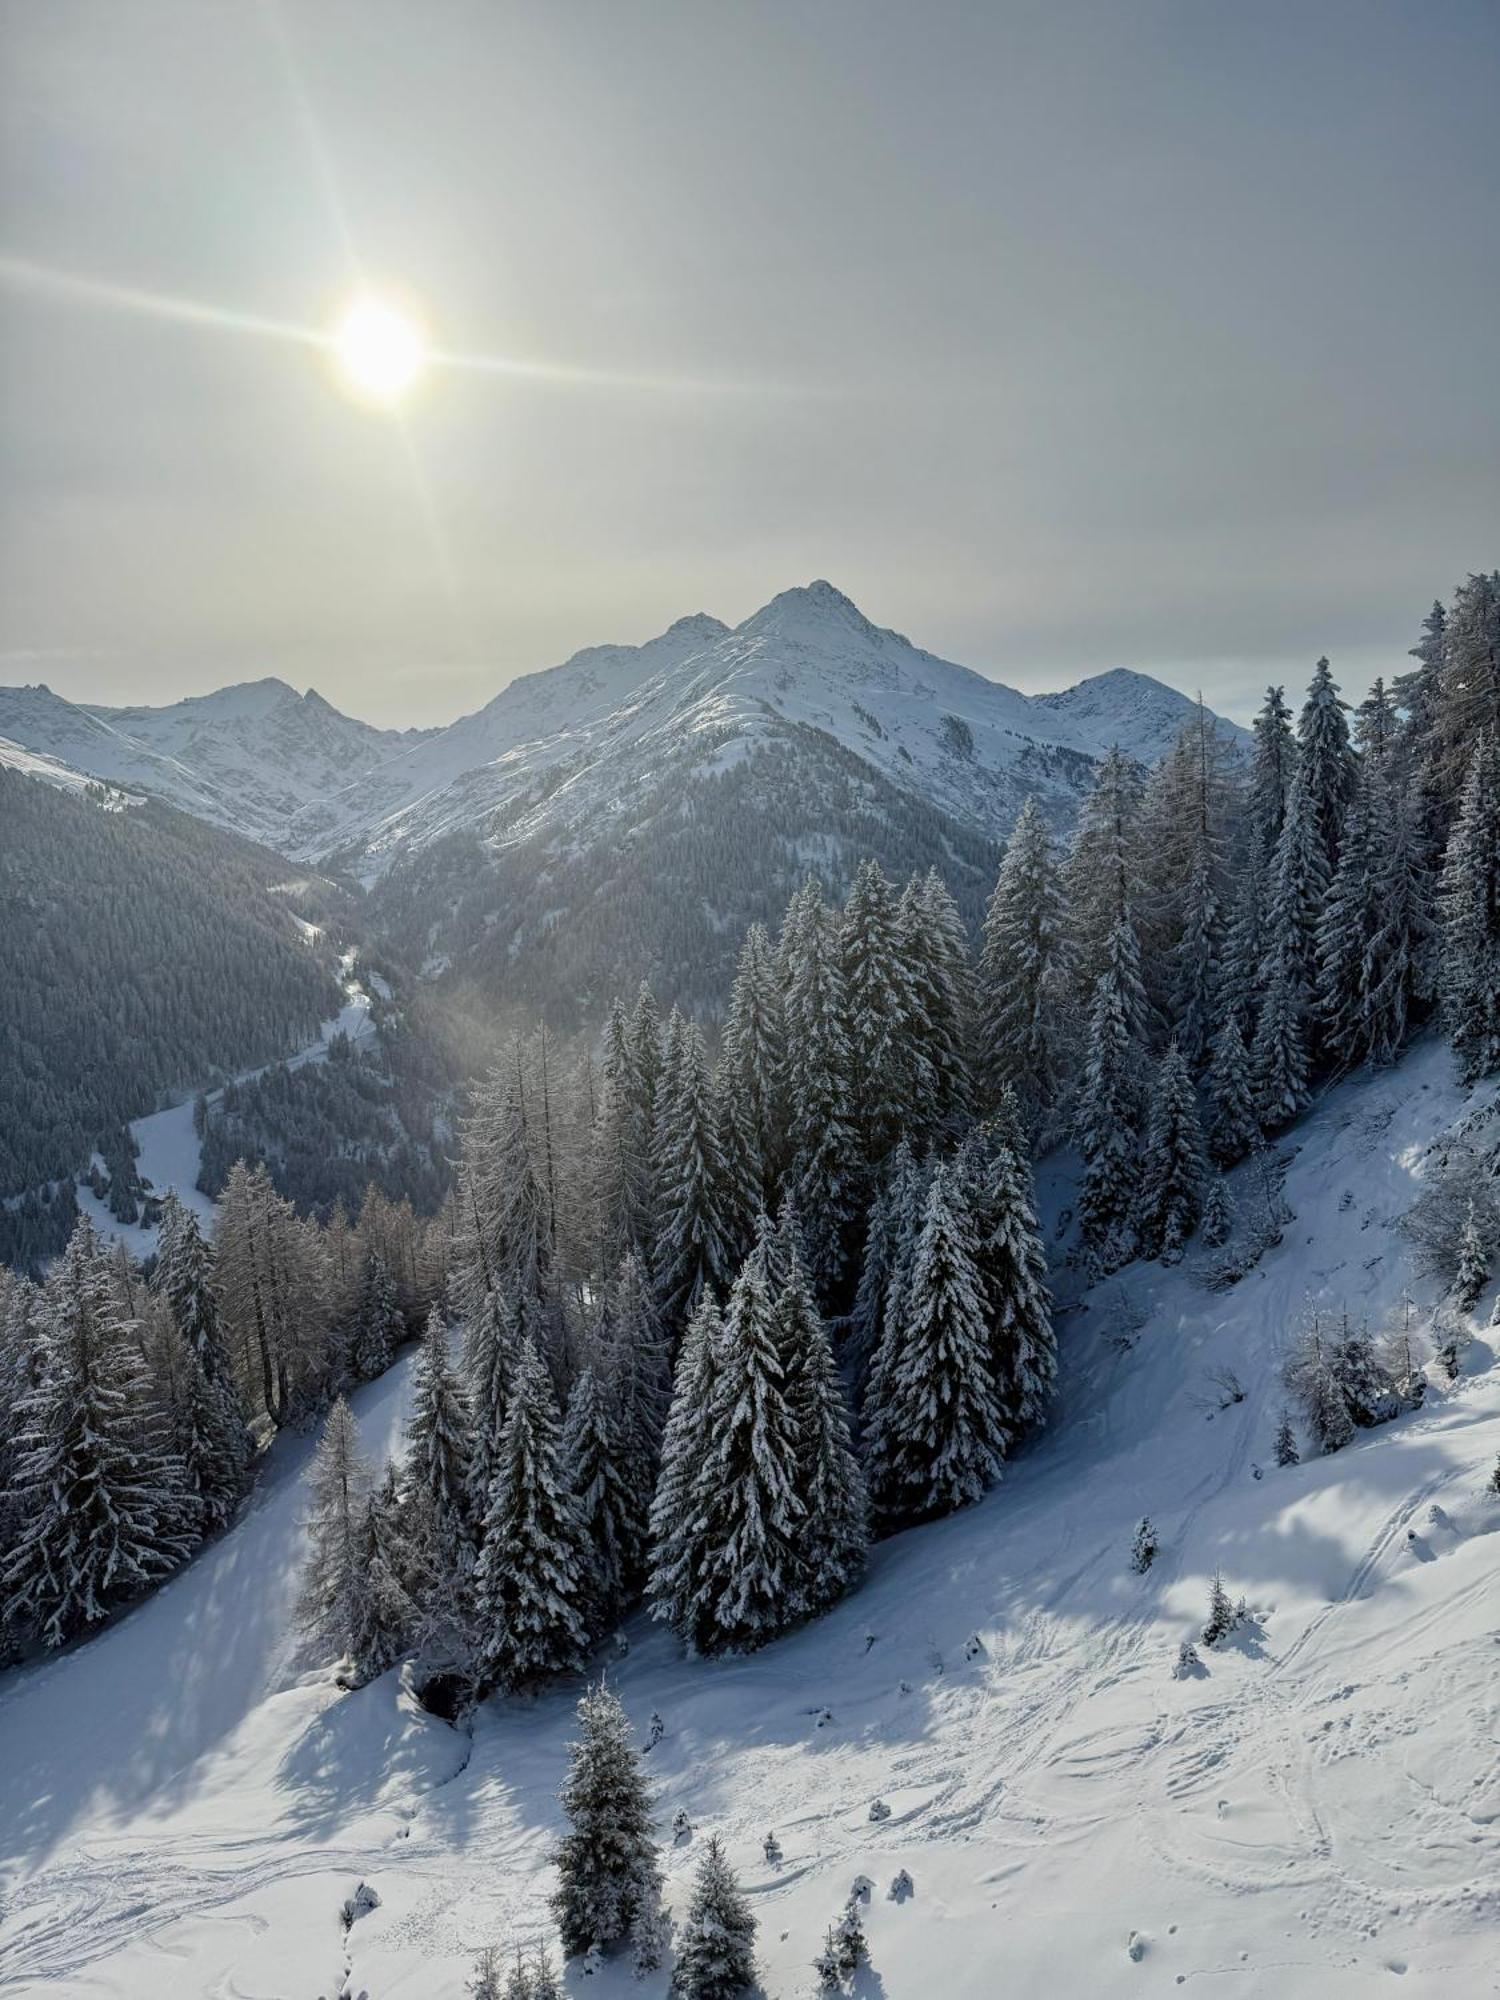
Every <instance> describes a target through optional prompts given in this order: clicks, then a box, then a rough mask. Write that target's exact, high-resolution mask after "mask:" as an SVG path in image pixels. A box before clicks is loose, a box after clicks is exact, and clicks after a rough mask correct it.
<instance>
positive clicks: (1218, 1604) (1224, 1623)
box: [1202, 1570, 1238, 1646]
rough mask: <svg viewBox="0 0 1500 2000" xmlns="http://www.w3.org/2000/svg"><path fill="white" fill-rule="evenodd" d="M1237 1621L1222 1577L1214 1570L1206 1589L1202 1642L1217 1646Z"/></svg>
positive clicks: (1206, 1644)
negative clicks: (1206, 1600)
mask: <svg viewBox="0 0 1500 2000" xmlns="http://www.w3.org/2000/svg"><path fill="white" fill-rule="evenodd" d="M1237 1623H1238V1620H1237V1619H1236V1617H1235V1611H1234V1606H1233V1605H1232V1604H1231V1603H1230V1601H1229V1592H1228V1591H1227V1590H1226V1589H1225V1588H1224V1579H1223V1577H1222V1576H1221V1575H1220V1574H1219V1572H1218V1570H1215V1571H1214V1576H1213V1582H1212V1583H1211V1584H1210V1585H1209V1590H1208V1619H1207V1622H1206V1623H1205V1625H1204V1627H1203V1635H1202V1636H1203V1644H1204V1645H1205V1646H1217V1645H1218V1643H1219V1641H1220V1640H1221V1639H1227V1638H1228V1637H1229V1634H1230V1633H1231V1632H1232V1631H1233V1630H1234V1628H1235V1625H1236V1624H1237Z"/></svg>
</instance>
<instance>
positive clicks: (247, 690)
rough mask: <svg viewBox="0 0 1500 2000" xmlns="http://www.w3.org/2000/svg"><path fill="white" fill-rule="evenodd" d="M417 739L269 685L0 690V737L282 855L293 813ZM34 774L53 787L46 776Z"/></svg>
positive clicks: (312, 695)
mask: <svg viewBox="0 0 1500 2000" xmlns="http://www.w3.org/2000/svg"><path fill="white" fill-rule="evenodd" d="M421 735H422V732H421V731H401V730H390V729H375V728H372V727H371V725H370V724H369V723H366V722H358V721H355V720H354V719H353V718H352V717H350V716H347V715H342V714H340V712H339V711H338V710H337V709H336V708H334V707H332V706H331V705H330V704H329V703H328V702H326V701H324V699H323V698H322V696H321V695H320V694H318V693H316V692H315V691H314V690H312V689H309V690H308V692H307V693H306V694H298V693H297V691H296V689H295V688H291V687H288V686H287V684H286V682H285V681H280V680H270V679H268V680H260V681H249V682H245V683H242V684H240V685H238V686H235V687H227V688H220V689H219V690H218V691H217V692H216V693H214V694H207V695H194V696H191V697H189V698H188V699H187V700H185V701H178V702H173V703H171V704H170V705H169V706H167V707H164V708H107V707H101V706H98V705H89V706H85V705H83V704H80V703H76V702H70V701H67V700H65V699H64V698H63V697H62V696H61V695H58V694H55V693H54V692H53V691H52V689H51V688H48V687H45V686H39V687H21V688H0V737H4V738H7V739H9V740H10V741H11V742H12V743H14V744H15V745H17V746H19V747H21V748H23V749H25V750H27V751H30V752H31V753H32V754H33V755H35V756H39V757H42V758H45V759H47V760H49V762H50V763H51V764H52V765H54V766H63V767H66V768H67V769H69V770H72V771H74V772H77V773H80V774H83V775H86V776H88V777H94V778H102V779H105V780H107V781H108V782H110V783H112V784H116V785H120V786H123V787H126V788H127V789H133V790H138V791H145V792H151V793H154V794H155V795H156V796H158V797H160V798H163V799H165V800H166V801H167V803H168V804H170V805H175V806H178V807H179V808H181V810H182V811H184V812H190V813H193V814H194V815H195V816H196V817H197V818H199V819H206V820H208V821H210V822H211V823H212V824H214V825H216V826H220V827H223V828H225V829H226V830H228V831H230V832H234V833H243V834H248V835H249V836H250V837H251V838H253V839H256V840H261V841H264V842H265V843H266V844H267V845H268V846H272V847H277V848H280V849H282V850H283V851H285V850H286V849H287V847H288V838H289V829H290V826H291V824H292V821H293V820H294V819H295V817H296V815H297V814H298V813H299V812H301V811H302V810H304V809H305V808H306V807H307V806H308V805H310V804H312V803H314V802H316V801H318V800H320V799H323V798H326V797H327V796H328V795H329V794H330V793H334V792H337V791H338V790H340V789H341V788H342V787H344V786H346V785H348V784H349V783H350V782H351V780H353V779H354V778H356V777H357V776H359V775H360V774H361V773H363V772H365V771H368V770H369V769H370V768H371V767H372V766H373V765H375V764H378V763H379V762H381V761H382V760H383V759H385V758H387V757H389V756H391V755H393V754H395V753H396V752H398V751H400V750H401V749H403V748H405V747H406V745H408V744H409V743H411V742H413V741H416V740H420V738H421ZM11 761H15V760H14V759H12V760H11ZM33 775H49V776H51V777H52V781H53V782H61V779H60V778H59V777H58V776H57V774H56V772H55V771H52V772H48V773H43V772H38V773H34V774H33Z"/></svg>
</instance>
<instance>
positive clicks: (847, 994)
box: [839, 859, 934, 1186]
mask: <svg viewBox="0 0 1500 2000" xmlns="http://www.w3.org/2000/svg"><path fill="white" fill-rule="evenodd" d="M839 955H840V970H841V973H842V980H841V993H842V1000H843V1009H844V1042H845V1046H846V1047H847V1048H848V1051H849V1083H850V1100H849V1101H850V1108H851V1112H852V1115H853V1126H854V1134H855V1139H856V1142H857V1147H858V1156H859V1161H860V1164H861V1168H862V1170H863V1172H864V1173H865V1175H866V1176H868V1175H869V1170H870V1169H871V1168H873V1167H874V1166H876V1165H878V1163H879V1162H880V1161H882V1160H883V1159H884V1158H885V1157H886V1155H887V1154H888V1153H889V1152H890V1150H891V1148H892V1147H893V1146H894V1145H895V1143H896V1140H897V1139H898V1138H899V1137H900V1135H901V1133H902V1131H903V1130H905V1129H906V1128H907V1127H908V1126H909V1125H911V1124H912V1123H913V1122H914V1120H915V1118H916V1115H917V1112H918V1108H919V1106H920V1105H921V1104H922V1102H923V1100H924V1098H926V1097H929V1096H930V1095H931V1091H932V1086H933V1082H934V1079H933V1078H932V1076H931V1075H930V1074H928V1073H927V1071H926V1066H925V1063H924V1062H923V1060H922V1055H921V1041H922V1035H921V1031H920V1027H919V1023H918V1019H917V1007H918V996H917V993H916V991H915V990H914V988H913V985H912V982H911V979H910V977H909V974H908V967H907V963H906V958H905V954H904V952H903V950H902V941H901V936H900V927H899V924H898V922H897V914H896V901H895V898H894V897H893V896H892V894H891V888H890V884H889V883H888V882H887V881H886V878H885V876H884V874H883V873H882V872H881V868H880V864H879V862H878V861H873V860H869V859H866V860H864V861H861V862H860V864H859V866H858V868H857V869H856V870H855V874H854V882H853V886H852V887H851V888H850V891H849V895H848V898H847V900H846V902H845V904H844V920H843V923H842V925H841V926H840V929H839ZM869 1184H870V1183H869V1180H868V1179H867V1180H866V1181H865V1183H864V1185H866V1186H868V1185H869Z"/></svg>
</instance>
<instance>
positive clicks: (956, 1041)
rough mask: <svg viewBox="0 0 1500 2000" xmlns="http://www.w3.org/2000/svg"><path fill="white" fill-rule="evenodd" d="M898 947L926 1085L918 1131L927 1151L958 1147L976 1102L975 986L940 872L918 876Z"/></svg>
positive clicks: (921, 1089) (900, 921) (914, 1123)
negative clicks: (971, 1055)
mask: <svg viewBox="0 0 1500 2000" xmlns="http://www.w3.org/2000/svg"><path fill="white" fill-rule="evenodd" d="M896 929H897V945H898V949H899V950H900V952H901V955H902V957H903V959H904V960H905V964H906V970H907V982H908V984H909V986H910V988H911V991H912V994H913V996H914V1003H915V1011H914V1034H915V1037H916V1042H917V1048H916V1060H915V1063H914V1074H915V1075H916V1076H917V1078H918V1080H919V1081H918V1096H917V1101H916V1103H915V1104H914V1106H913V1108H912V1119H911V1125H910V1129H911V1130H912V1131H914V1132H915V1133H916V1134H917V1135H918V1136H919V1137H920V1138H921V1139H922V1140H923V1141H924V1143H931V1144H943V1143H951V1141H952V1140H954V1139H955V1138H956V1137H957V1136H958V1134H959V1133H960V1132H961V1130H962V1129H963V1125H964V1122H965V1120H966V1119H967V1117H968V1115H969V1111H970V1106H971V1102H972V1098H973V1089H974V1086H973V1075H972V1068H971V1064H970V1060H969V1042H970V1038H971V1034H972V1024H973V1015H974V981H973V974H972V971H971V968H970V964H969V941H968V936H967V933H966V932H965V930H964V922H963V918H962V916H961V915H960V914H959V909H958V905H957V903H955V902H954V900H953V897H952V895H951V894H950V893H949V890H948V886H947V884H946V883H945V882H944V881H943V878H942V877H941V876H940V875H939V874H938V872H937V870H936V869H935V868H929V869H928V871H927V873H926V874H925V875H923V876H920V877H919V876H913V877H912V879H911V880H910V881H909V882H908V883H907V885H906V887H905V889H904V890H903V891H902V893H901V901H900V903H899V905H898V906H897V910H896Z"/></svg>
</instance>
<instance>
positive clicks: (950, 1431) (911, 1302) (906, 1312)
mask: <svg viewBox="0 0 1500 2000" xmlns="http://www.w3.org/2000/svg"><path fill="white" fill-rule="evenodd" d="M964 1192H965V1191H964V1189H963V1186H962V1184H961V1183H960V1182H959V1181H958V1178H957V1176H956V1174H955V1173H954V1171H953V1169H952V1167H951V1166H950V1165H948V1164H947V1163H946V1162H945V1163H943V1164H941V1165H939V1167H938V1168H937V1170H936V1172H935V1173H934V1175H933V1177H932V1184H931V1187H930V1188H929V1190H928V1194H927V1201H926V1207H925V1210H924V1214H923V1219H922V1229H921V1233H920V1235H919V1236H918V1238H917V1243H916V1248H915V1251H914V1253H913V1257H912V1267H911V1275H910V1277H909V1279H908V1280H907V1282H906V1283H905V1285H904V1286H903V1288H902V1293H901V1297H900V1302H899V1309H898V1310H896V1311H892V1312H888V1313H887V1317H886V1326H885V1330H884V1333H883V1334H882V1337H881V1351H880V1353H879V1355H878V1356H877V1363H876V1368H875V1370H874V1371H873V1372H872V1375H871V1381H870V1389H869V1393H868V1395H867V1398H866V1405H865V1430H866V1437H867V1441H868V1455H869V1477H870V1483H871V1488H872V1492H873V1495H874V1499H875V1504H876V1506H877V1508H878V1509H879V1511H880V1514H881V1516H882V1517H883V1518H884V1519H885V1520H886V1521H888V1522H899V1521H906V1520H918V1519H921V1518H923V1517H925V1516H928V1515H932V1514H946V1513H951V1512H952V1511H953V1509H954V1508H956V1507H962V1506H966V1505H967V1504H968V1503H969V1502H970V1501H973V1500H977V1499H978V1498H979V1496H980V1494H981V1493H983V1491H984V1489H985V1487H986V1486H987V1485H988V1484H989V1483H990V1482H991V1480H993V1479H994V1478H996V1477H997V1476H998V1473H999V1470H1000V1461H1001V1459H1002V1457H1003V1456H1004V1451H1005V1427H1004V1414H1003V1412H1002V1410H1001V1408H1000V1400H999V1395H998V1392H997V1389H996V1386H995V1382H994V1378H993V1376H992V1375H991V1373H990V1366H989V1349H990V1332H989V1328H988V1326H987V1325H986V1323H985V1316H984V1292H983V1287H982V1284H981V1281H980V1276H979V1272H978V1270H977V1268H976V1264H975V1245H974V1240H973V1232H972V1226H971V1223H970V1219H969V1215H968V1210H967V1203H966V1201H965V1199H964Z"/></svg>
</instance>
